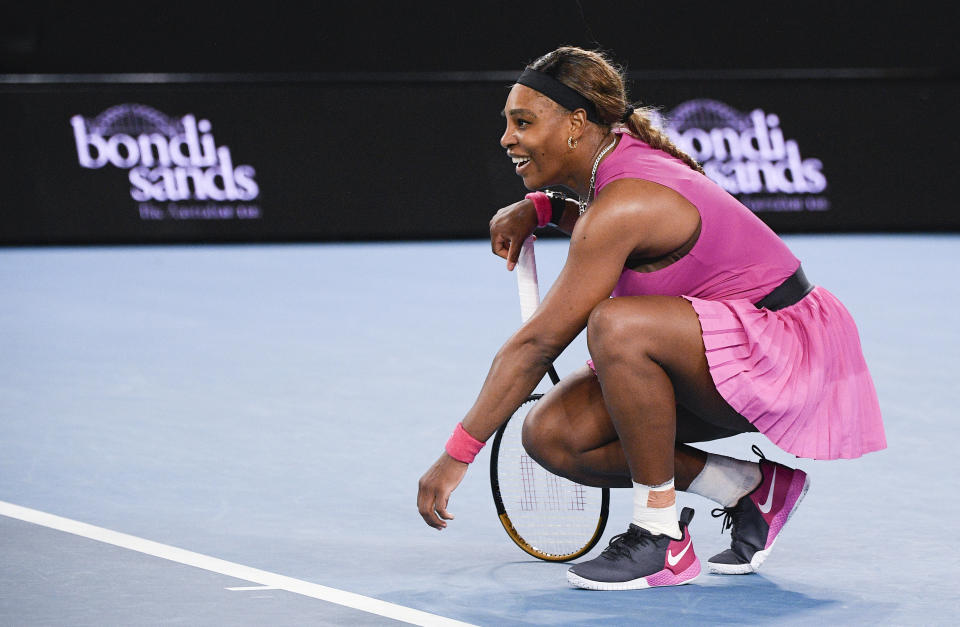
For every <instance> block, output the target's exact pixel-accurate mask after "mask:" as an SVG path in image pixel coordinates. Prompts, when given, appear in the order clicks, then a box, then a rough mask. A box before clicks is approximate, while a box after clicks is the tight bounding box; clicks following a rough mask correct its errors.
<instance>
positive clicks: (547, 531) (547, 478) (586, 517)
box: [498, 416, 602, 555]
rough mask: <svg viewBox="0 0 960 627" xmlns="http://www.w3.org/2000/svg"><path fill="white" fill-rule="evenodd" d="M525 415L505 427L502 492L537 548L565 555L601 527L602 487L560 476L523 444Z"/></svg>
mask: <svg viewBox="0 0 960 627" xmlns="http://www.w3.org/2000/svg"><path fill="white" fill-rule="evenodd" d="M522 418H523V416H515V417H514V419H512V420H511V421H510V422H509V423H508V424H507V428H506V431H505V432H504V435H503V438H502V441H501V444H500V451H499V455H498V457H499V461H498V468H499V473H498V474H499V486H500V495H501V498H502V500H503V506H504V509H505V510H506V514H507V516H508V518H509V519H510V521H511V523H512V524H513V526H514V528H515V529H516V531H517V533H518V534H519V535H520V536H521V537H523V539H524V540H525V541H526V542H528V543H529V544H530V545H531V546H533V547H534V548H535V549H536V550H538V551H541V552H543V553H547V554H550V555H565V554H568V553H572V552H574V551H577V550H579V549H580V548H581V547H582V546H583V545H584V542H585V541H586V540H587V539H589V538H591V537H592V536H593V535H594V533H595V531H596V528H597V522H598V520H599V518H600V512H601V507H602V503H601V500H602V491H601V490H598V489H595V488H585V487H584V486H582V485H580V484H578V483H575V482H573V481H570V480H568V479H564V478H563V477H559V476H557V475H554V474H553V473H551V472H549V471H547V470H546V469H545V468H543V467H542V466H540V464H538V463H537V462H536V461H535V460H534V459H533V458H531V457H530V455H529V454H528V453H527V452H526V450H524V448H523V446H522V444H521V443H520V430H521V428H522V424H523V420H522Z"/></svg>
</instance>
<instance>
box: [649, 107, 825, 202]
mask: <svg viewBox="0 0 960 627" xmlns="http://www.w3.org/2000/svg"><path fill="white" fill-rule="evenodd" d="M664 126H665V128H666V131H667V133H668V134H669V135H670V137H671V139H672V140H673V141H674V143H676V144H677V146H679V147H680V148H681V149H682V150H683V151H684V152H686V153H688V154H689V155H691V156H692V157H693V158H694V159H696V160H697V161H699V162H700V163H701V164H702V165H703V170H704V172H705V173H706V174H707V176H709V177H710V178H711V179H713V180H714V181H715V182H716V183H718V184H719V185H721V186H722V187H723V188H724V189H725V190H727V191H728V192H730V193H731V194H734V195H736V196H737V197H738V198H739V199H740V201H741V202H743V203H744V204H745V205H747V206H748V207H750V208H751V209H752V210H754V211H825V210H827V209H829V208H830V201H829V199H828V198H827V197H825V196H823V195H822V192H824V191H825V190H826V189H827V178H826V176H825V175H824V174H823V162H822V161H820V160H819V159H814V158H806V159H804V158H802V157H801V155H800V146H799V144H798V142H797V141H796V140H794V139H787V138H786V137H785V136H784V133H783V129H781V127H780V116H778V115H776V114H774V113H767V112H765V111H764V110H763V109H754V110H753V111H751V112H750V113H742V112H740V111H738V110H737V109H735V108H733V107H731V106H730V105H728V104H726V103H723V102H719V101H717V100H708V99H700V100H690V101H687V102H684V103H682V104H680V105H679V106H677V107H675V108H674V109H673V110H672V111H670V112H669V113H668V114H667V117H666V122H665V124H664Z"/></svg>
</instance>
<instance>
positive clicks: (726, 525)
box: [710, 444, 767, 539]
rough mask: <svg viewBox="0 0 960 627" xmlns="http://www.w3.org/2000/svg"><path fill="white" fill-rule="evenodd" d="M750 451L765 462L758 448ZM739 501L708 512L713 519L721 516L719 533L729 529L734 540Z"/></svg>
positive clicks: (754, 447)
mask: <svg viewBox="0 0 960 627" xmlns="http://www.w3.org/2000/svg"><path fill="white" fill-rule="evenodd" d="M750 449H751V450H752V451H753V452H754V454H756V455H757V456H759V457H760V461H761V462H762V461H766V459H767V456H766V455H764V454H763V451H761V450H760V447H759V446H757V445H756V444H754V445H753V446H751V447H750ZM761 483H762V480H761ZM741 500H743V497H741V499H740V500H738V501H737V502H736V503H734V504H733V505H731V506H730V507H717V508H715V509H712V510H710V515H711V516H713V517H714V518H720V517H721V516H723V520H722V521H721V522H720V533H723V532H724V531H726V530H727V529H730V530H731V531H730V535H731V537H733V538H734V539H736V537H737V529H736V527H734V523H735V522H736V518H737V515H738V514H739V513H740V512H739V510H738V509H737V505H739V504H740V501H741Z"/></svg>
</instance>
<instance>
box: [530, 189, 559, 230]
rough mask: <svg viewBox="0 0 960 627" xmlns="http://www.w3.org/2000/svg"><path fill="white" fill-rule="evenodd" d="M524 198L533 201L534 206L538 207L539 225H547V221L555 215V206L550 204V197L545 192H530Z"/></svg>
mask: <svg viewBox="0 0 960 627" xmlns="http://www.w3.org/2000/svg"><path fill="white" fill-rule="evenodd" d="M524 198H529V199H530V200H532V201H533V206H534V207H536V209H537V226H541V227H542V226H547V222H549V221H550V218H551V217H553V207H551V206H550V198H549V197H548V196H547V195H546V194H544V193H543V192H530V193H529V194H527V195H526V196H524Z"/></svg>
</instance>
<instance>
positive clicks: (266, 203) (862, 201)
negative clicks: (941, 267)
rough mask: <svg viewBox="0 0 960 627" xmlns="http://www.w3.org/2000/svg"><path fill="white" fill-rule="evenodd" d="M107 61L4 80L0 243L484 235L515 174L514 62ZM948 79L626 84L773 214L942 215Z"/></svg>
mask: <svg viewBox="0 0 960 627" xmlns="http://www.w3.org/2000/svg"><path fill="white" fill-rule="evenodd" d="M155 78H156V77H155ZM112 81H113V82H79V83H78V82H69V81H65V80H60V81H55V82H45V83H37V82H32V83H31V82H19V83H16V84H11V83H10V82H8V83H6V84H3V85H0V115H2V116H3V120H5V124H4V127H3V135H2V137H3V147H4V149H3V150H2V151H0V180H2V186H3V194H2V199H0V207H2V208H0V243H3V244H40V243H57V244H70V243H137V242H207V241H225V242H247V241H337V240H358V239H434V238H473V237H484V236H485V234H486V230H487V221H488V220H489V218H490V216H491V215H492V214H493V213H494V212H495V211H496V209H497V208H499V207H501V206H504V205H506V204H509V203H510V202H514V201H515V200H517V199H519V198H520V197H522V195H523V194H524V193H525V192H526V190H525V189H524V188H523V187H522V184H521V182H520V179H519V178H518V177H517V176H516V175H515V174H514V173H513V166H512V164H511V163H510V161H509V159H507V157H506V156H505V151H504V150H503V149H502V148H501V147H500V146H499V143H498V141H499V137H500V134H501V133H502V131H503V120H502V118H501V117H500V115H499V112H500V110H501V109H502V107H503V102H504V99H505V97H506V93H507V90H508V88H509V86H510V84H511V82H512V76H511V75H509V74H506V75H504V74H499V75H494V74H489V73H487V74H474V75H467V74H463V73H461V74H459V75H438V74H421V75H410V74H408V75H405V76H402V77H396V76H394V77H383V76H380V77H370V78H363V77H362V76H357V75H352V76H346V75H345V76H341V77H340V78H336V77H327V78H324V79H318V78H311V79H303V80H291V79H290V78H289V77H287V78H286V79H284V80H271V79H270V77H264V76H261V77H259V78H258V79H257V80H249V79H248V80H240V79H237V78H233V79H231V80H223V79H219V80H218V79H216V77H213V78H212V79H211V78H210V77H208V78H207V79H204V80H196V81H194V80H191V81H190V82H187V81H183V82H174V83H165V82H156V83H145V82H136V81H135V79H130V78H129V77H116V76H115V77H112ZM131 81H132V82H131ZM958 85H960V84H958V82H957V81H955V80H952V79H949V78H935V77H922V76H921V77H896V76H892V77H885V76H874V77H862V76H861V77H833V78H807V77H797V78H792V79H791V78H737V77H736V76H733V77H728V78H726V79H722V80H721V79H713V80H707V79H702V78H701V79H696V80H694V79H691V78H683V77H680V78H669V79H667V78H663V77H659V78H658V77H657V76H642V75H637V74H634V75H633V76H632V79H631V81H630V94H631V96H632V97H633V98H634V99H635V100H641V101H643V102H645V103H648V104H656V105H658V106H660V107H661V109H660V111H661V113H662V114H663V115H664V117H665V120H664V122H663V123H664V125H665V126H666V127H667V128H668V129H669V130H670V132H671V134H672V135H673V136H674V139H675V140H676V141H677V142H678V143H679V144H680V145H681V146H682V147H683V148H684V149H686V150H687V151H688V152H690V153H691V154H692V155H694V156H695V157H696V158H697V159H698V160H700V161H701V162H702V163H704V165H705V169H706V171H707V173H708V174H709V175H710V176H711V177H712V178H714V180H716V181H717V182H719V183H720V184H722V185H723V186H724V187H725V188H726V189H727V190H728V191H729V192H730V193H732V194H734V195H735V196H737V197H738V198H740V199H741V200H742V201H743V202H744V203H745V204H747V205H748V206H749V207H751V209H753V210H754V211H755V212H756V213H757V214H758V215H759V216H760V217H761V218H762V219H763V220H764V221H766V222H767V223H768V224H770V225H771V226H772V227H773V228H774V229H775V230H777V231H780V232H819V231H870V230H918V229H920V230H944V229H957V228H958V227H960V219H958V217H957V211H956V210H955V209H954V208H953V207H952V203H951V192H952V189H951V184H950V181H951V179H952V177H951V176H950V175H949V174H948V172H949V167H948V166H946V165H945V164H949V163H951V162H952V161H951V158H952V157H953V156H954V155H956V154H957V153H958V150H960V140H958V134H957V133H956V132H955V131H954V130H952V129H953V123H954V120H953V117H954V116H953V111H954V106H955V104H956V103H957V102H958V101H960V99H958V96H960V89H958Z"/></svg>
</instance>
